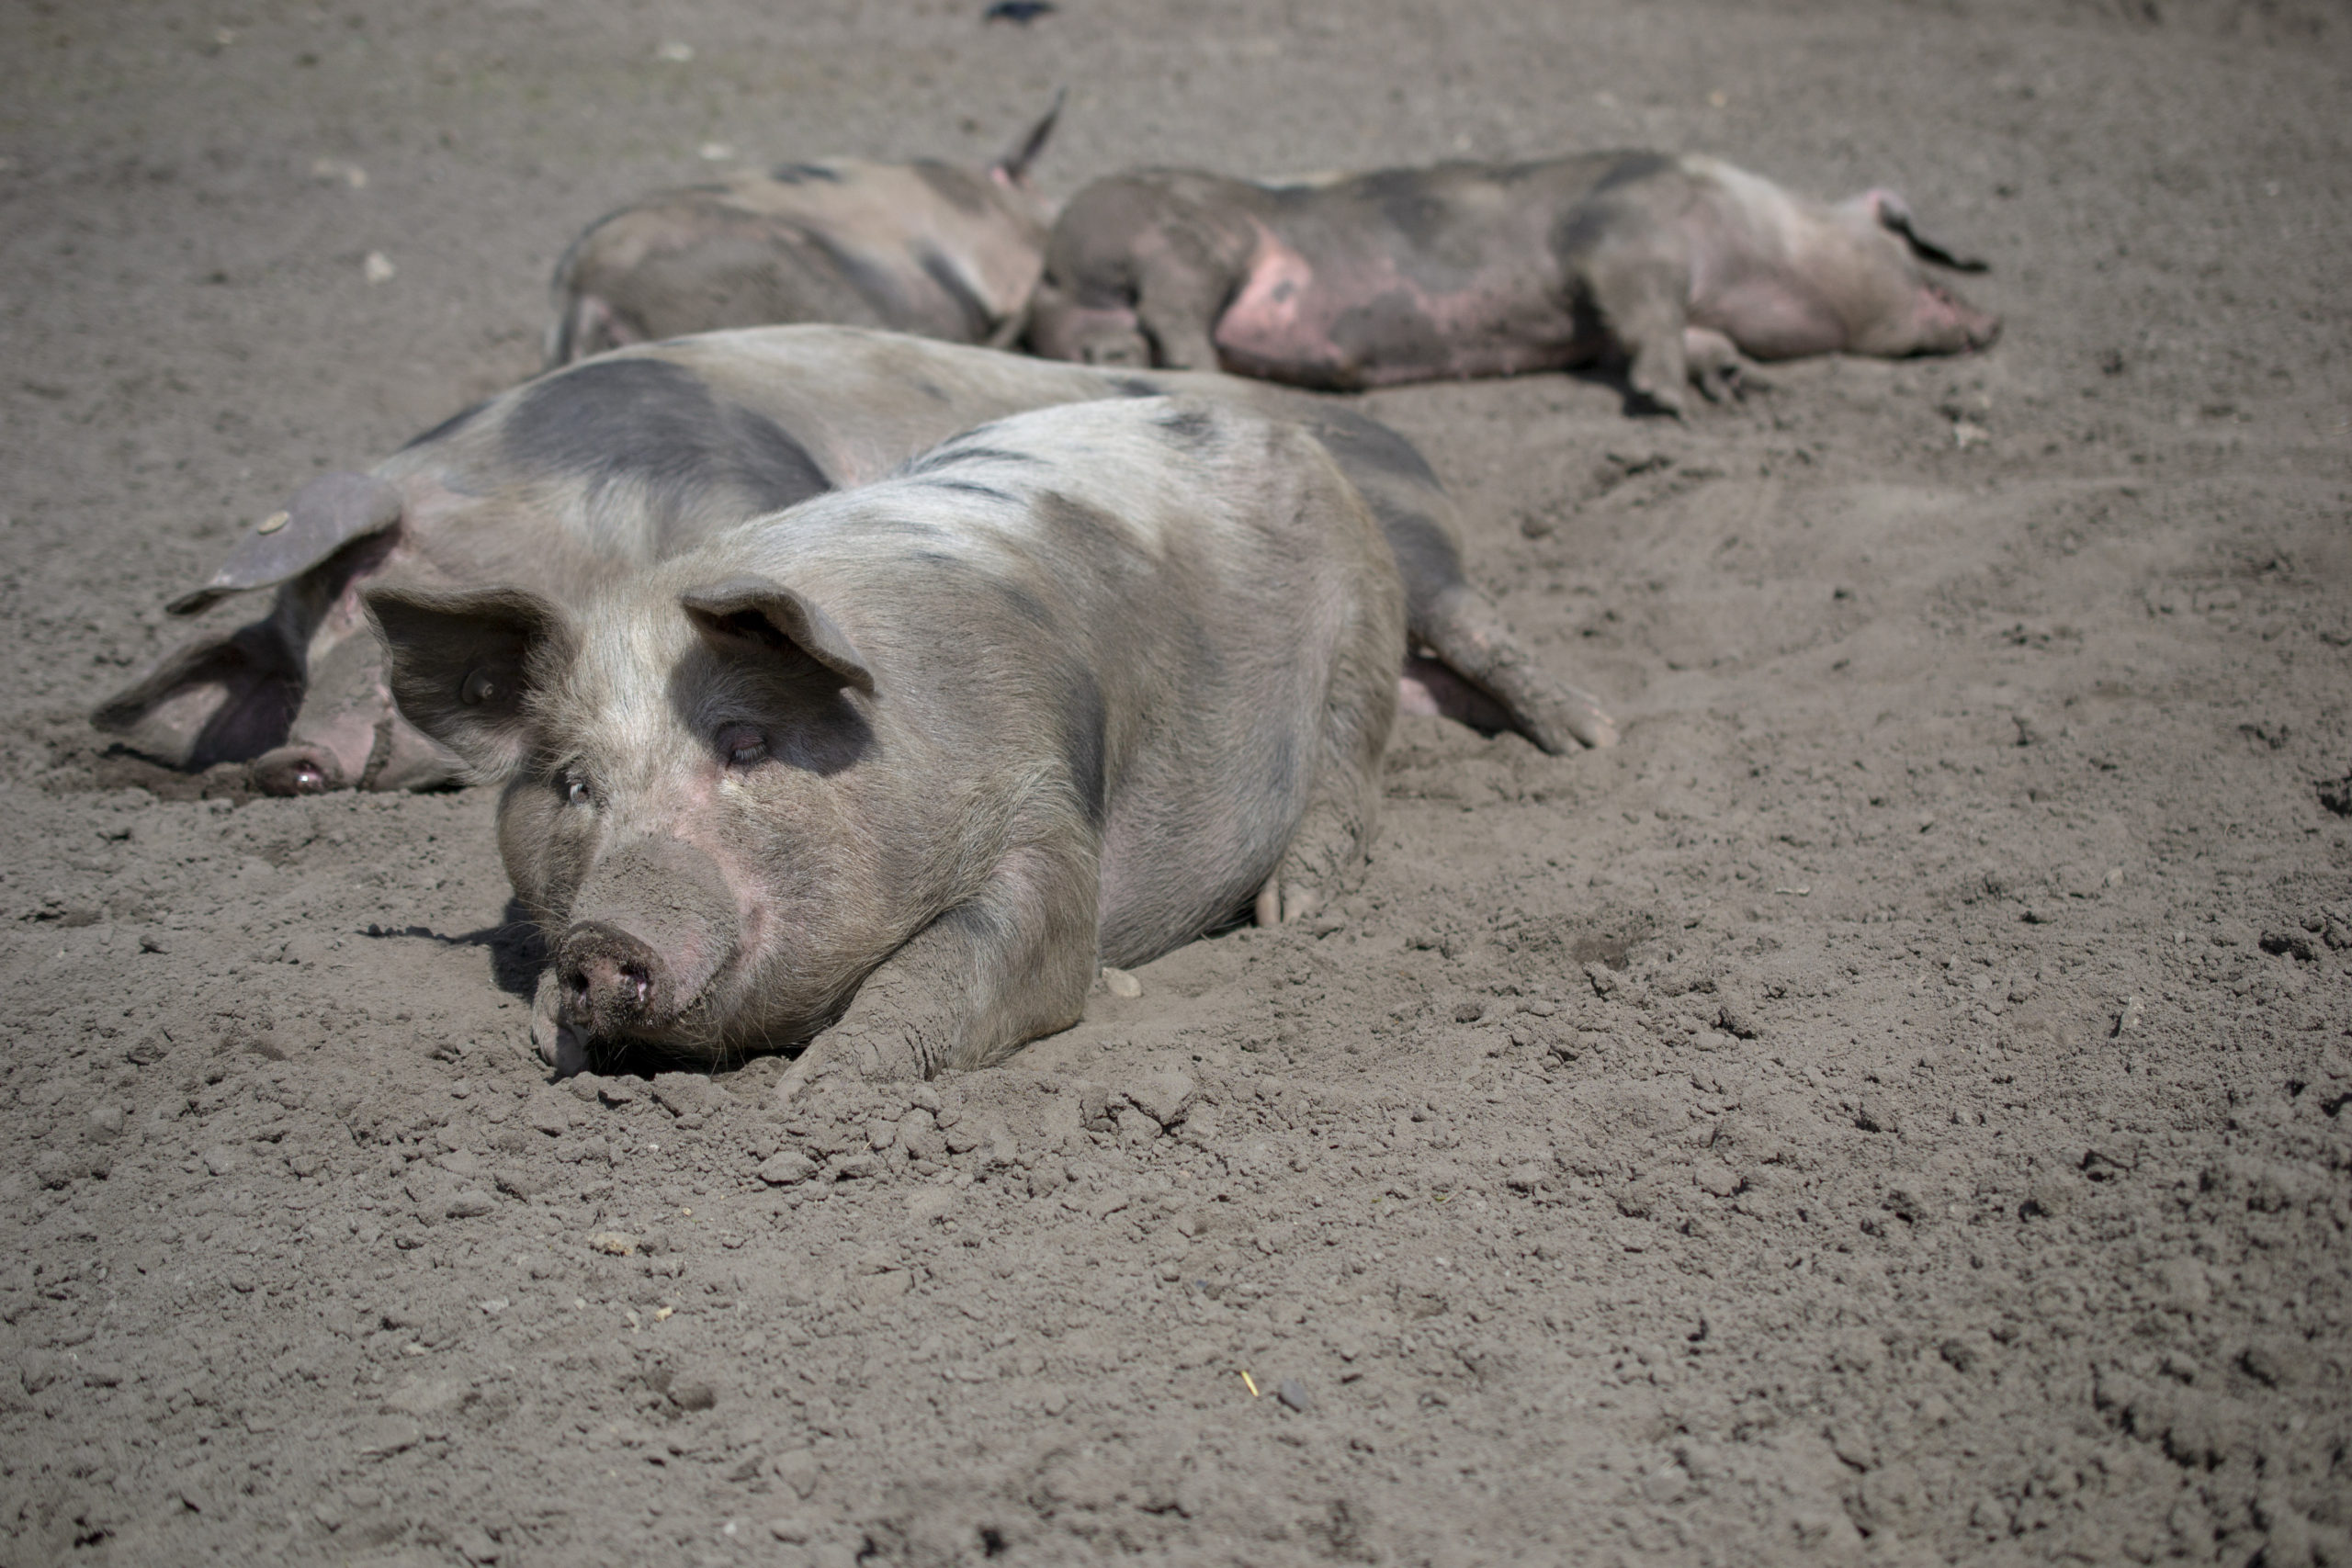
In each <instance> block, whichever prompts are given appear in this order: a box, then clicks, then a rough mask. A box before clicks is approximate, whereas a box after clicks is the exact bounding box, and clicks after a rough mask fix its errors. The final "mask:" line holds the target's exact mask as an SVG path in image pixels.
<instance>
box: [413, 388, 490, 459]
mask: <svg viewBox="0 0 2352 1568" xmlns="http://www.w3.org/2000/svg"><path fill="white" fill-rule="evenodd" d="M493 401H495V399H492V398H484V399H482V400H481V401H480V402H478V403H475V404H473V405H471V406H470V407H468V408H462V409H459V410H458V412H456V413H453V414H451V415H450V416H449V417H448V418H447V419H445V420H443V421H442V422H441V423H438V424H436V425H435V426H434V427H433V428H432V429H430V430H428V431H426V432H425V433H424V434H422V435H412V436H410V437H409V438H408V440H406V441H404V442H402V443H401V451H403V452H406V451H410V450H412V449H413V448H415V447H418V446H425V445H427V444H428V443H431V442H435V441H438V440H440V439H441V438H442V437H443V436H445V435H455V434H458V432H459V431H460V430H463V429H465V427H466V426H468V425H469V424H471V423H473V422H474V420H475V419H476V418H477V417H478V416H479V415H480V414H481V411H482V410H484V409H486V408H488V407H489V406H490V405H491V404H492V402H493Z"/></svg>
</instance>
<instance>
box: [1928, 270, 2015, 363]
mask: <svg viewBox="0 0 2352 1568" xmlns="http://www.w3.org/2000/svg"><path fill="white" fill-rule="evenodd" d="M1919 292H1920V299H1919V301H1918V306H1917V333H1918V341H1919V344H1920V345H1921V349H1922V351H1923V352H1926V353H1930V354H1962V353H1967V352H1970V351H1972V350H1974V349H1980V348H1990V347H1992V346H1993V344H1995V343H1996V342H1997V341H1998V340H1999V338H2000V336H2001V318H2000V317H1998V316H1996V315H1994V314H1993V313H1992V312H1991V311H1989V310H1978V309H1976V307H1975V306H1973V305H1971V304H1970V303H1969V302H1968V301H1967V300H1965V299H1962V298H1961V297H1960V296H1959V295H1957V294H1955V293H1953V292H1952V291H1951V289H1949V288H1943V287H1941V286H1940V285H1938V284H1932V283H1931V284H1928V285H1927V286H1926V287H1925V288H1922V289H1921V290H1920V291H1919Z"/></svg>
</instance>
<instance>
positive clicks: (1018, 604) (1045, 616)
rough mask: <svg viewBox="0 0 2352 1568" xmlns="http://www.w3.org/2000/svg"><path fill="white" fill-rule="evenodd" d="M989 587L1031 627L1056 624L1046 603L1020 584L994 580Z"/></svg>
mask: <svg viewBox="0 0 2352 1568" xmlns="http://www.w3.org/2000/svg"><path fill="white" fill-rule="evenodd" d="M989 588H990V589H992V590H993V591H994V592H995V593H996V596H997V597H998V598H1000V599H1001V600H1003V601H1004V603H1005V605H1006V607H1007V608H1009V609H1011V610H1012V613H1013V614H1014V615H1018V616H1020V617H1021V618H1022V619H1023V620H1024V621H1026V622H1028V623H1029V624H1030V625H1031V626H1052V625H1053V624H1054V613H1053V612H1052V611H1051V610H1048V609H1046V604H1045V601H1044V600H1042V599H1039V598H1038V597H1037V596H1036V595H1035V593H1032V592H1029V590H1027V589H1026V588H1023V587H1022V586H1021V585H1020V584H1019V583H1017V582H1005V581H998V580H993V579H992V580H990V581H989Z"/></svg>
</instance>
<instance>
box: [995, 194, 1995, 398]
mask: <svg viewBox="0 0 2352 1568" xmlns="http://www.w3.org/2000/svg"><path fill="white" fill-rule="evenodd" d="M1922 259H1925V260H1928V261H1932V262H1936V263H1939V264H1942V265H1951V266H1956V267H1960V268H1962V269H1963V270H1978V269H1980V264H1977V263H1973V262H1963V261H1961V260H1960V259H1959V258H1957V257H1955V256H1953V255H1952V254H1951V253H1949V252H1947V251H1945V250H1943V249H1942V248H1940V247H1939V246H1937V245H1935V244H1934V243H1931V242H1928V241H1926V240H1924V239H1922V238H1920V237H1919V236H1918V234H1917V231H1916V229H1915V228H1914V227H1913V225H1912V221H1911V217H1910V212H1909V209H1908V208H1907V207H1905V205H1904V203H1903V201H1902V198H1901V197H1897V196H1895V195H1894V194H1893V193H1892V192H1888V191H1880V190H1872V191H1867V192H1865V193H1863V194H1862V195H1860V196H1859V197H1854V198H1853V199H1851V200H1849V201H1846V202H1840V203H1837V204H1829V203H1823V202H1817V201H1813V200H1809V199H1807V198H1805V197H1798V196H1793V195H1792V194H1790V193H1789V192H1787V191H1784V190H1781V188H1780V187H1779V186H1775V185H1773V184H1771V183H1770V181H1768V180H1764V179H1761V178H1759V177H1758V176H1757V175H1750V174H1747V173H1745V172H1744V171H1741V170H1739V169H1736V168H1733V167H1732V166H1731V165H1729V164H1724V163H1721V162H1719V161H1718V160H1715V159H1713V158H1704V157H1698V156H1684V157H1668V156H1665V155H1662V154H1659V153H1655V152H1600V153H1590V154H1585V155H1580V156H1576V157H1567V158H1555V159H1547V160H1544V161H1542V162H1537V163H1525V164H1440V165H1438V166H1436V167H1433V168H1428V169H1386V170H1381V171H1378V172H1376V173H1372V174H1365V175H1349V176H1346V177H1342V178H1338V179H1332V180H1329V181H1322V182H1317V183H1313V184H1306V185H1292V186H1263V185H1253V184H1250V183H1248V182H1245V181H1241V180H1233V179H1226V178H1223V177H1220V176H1217V175H1204V174H1197V173H1192V172H1187V171H1183V170H1153V171H1146V172H1144V173H1140V174H1131V175H1115V176H1114V177H1112V178H1110V179H1106V180H1102V181H1099V182H1097V183H1096V184H1094V185H1091V186H1087V187H1086V188H1085V189H1084V190H1081V191H1080V192H1079V194H1078V195H1077V196H1076V197H1073V198H1072V199H1071V200H1070V202H1069V206H1068V207H1067V208H1066V209H1064V210H1063V212H1062V215H1061V217H1060V219H1059V220H1057V222H1056V223H1055V226H1054V231H1053V237H1052V239H1051V240H1050V241H1049V242H1048V243H1047V246H1046V273H1045V278H1044V281H1043V282H1042V283H1041V284H1040V285H1039V287H1038V290H1037V295H1036V299H1035V303H1034V304H1033V306H1032V308H1031V321H1030V333H1029V341H1030V344H1031V346H1032V347H1034V348H1035V350H1036V351H1037V352H1038V353H1040V354H1043V355H1046V356H1048V357H1051V358H1056V359H1074V360H1083V361H1086V362H1088V363H1092V364H1104V365H1133V366H1163V367H1176V368H1199V369H1208V368H1215V367H1219V366H1222V367H1224V368H1226V369H1227V370H1231V371H1235V372H1238V373H1240V374H1243V375H1249V376H1257V377H1263V378H1267V379H1270V380H1277V381H1286V382H1290V383H1293V384H1295V385H1298V386H1305V387H1314V388H1318V389H1327V390H1351V389H1360V388H1364V387H1374V386H1383V385H1387V384H1391V383H1395V382H1400V381H1423V380H1438V379H1445V378H1459V377H1472V376H1508V375H1513V374H1517V373H1519V372H1522V371H1530V370H1548V369H1561V368H1567V367H1576V366H1581V365H1587V364H1591V363H1594V362H1596V361H1601V360H1606V359H1612V358H1617V357H1622V358H1623V359H1624V360H1625V361H1626V364H1627V377H1628V379H1629V381H1630V382H1631V384H1632V386H1633V388H1634V391H1635V392H1637V393H1638V394H1640V395H1641V396H1642V397H1643V398H1645V400H1648V401H1649V402H1650V403H1651V404H1653V405H1655V406H1657V407H1658V408H1661V409H1664V410H1668V411H1670V412H1680V411H1681V409H1682V406H1683V395H1682V387H1683V384H1684V382H1685V380H1686V379H1688V380H1690V381H1693V382H1696V383H1697V384H1698V386H1699V387H1700V389H1702V391H1703V392H1705V393H1706V394H1707V395H1708V396H1709V397H1711V398H1712V397H1721V396H1724V395H1725V394H1727V393H1729V392H1731V391H1733V390H1735V389H1736V378H1737V372H1738V355H1740V354H1742V353H1744V354H1747V355H1750V356H1752V357H1754V358H1758V359H1786V358H1792V357H1795V356H1798V355H1812V354H1828V353H1835V352H1838V351H1844V352H1847V353H1853V354H1870V355H1889V356H1893V355H1910V354H1949V353H1956V352H1959V351H1962V350H1964V349H1971V348H1980V347H1983V346H1985V344H1990V343H1991V342H1992V341H1993V340H1994V338H1995V337H1996V336H1997V335H1998V333H1999V330H2000V324H1999V322H1998V321H1996V319H1994V318H1993V317H1991V316H1988V315H1986V314H1985V313H1983V312H1982V311H1979V310H1975V309H1974V308H1973V307H1972V306H1970V305H1969V304H1968V303H1967V302H1966V301H1965V300H1963V299H1961V298H1960V297H1959V295H1957V294H1956V293H1954V292H1953V291H1952V290H1951V289H1950V288H1948V287H1946V286H1945V285H1944V284H1942V283H1940V282H1939V281H1938V280H1937V279H1936V278H1935V276H1933V275H1932V274H1930V273H1929V272H1928V270H1927V269H1926V268H1925V267H1923V266H1922V265H1920V263H1921V261H1922Z"/></svg>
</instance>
